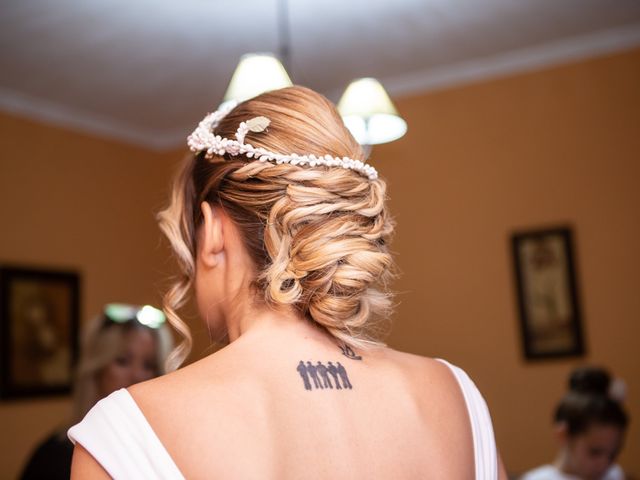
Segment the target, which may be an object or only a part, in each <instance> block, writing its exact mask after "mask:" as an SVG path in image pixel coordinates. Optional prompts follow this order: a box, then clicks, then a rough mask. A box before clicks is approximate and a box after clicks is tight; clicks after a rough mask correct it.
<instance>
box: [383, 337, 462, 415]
mask: <svg viewBox="0 0 640 480" xmlns="http://www.w3.org/2000/svg"><path fill="white" fill-rule="evenodd" d="M382 355H383V358H384V359H385V360H388V361H389V363H391V364H392V365H394V366H395V367H396V368H398V369H399V370H401V371H402V372H404V375H405V376H406V377H407V378H408V379H409V380H410V381H411V383H413V384H414V385H415V386H416V388H419V389H424V390H425V391H426V392H429V393H430V395H435V396H443V397H445V398H447V399H451V397H459V398H460V399H461V400H463V406H464V397H463V395H462V392H461V390H460V387H459V385H458V381H457V380H456V378H455V376H454V374H453V372H452V371H451V369H450V368H449V366H447V365H446V364H445V363H444V362H442V361H440V360H436V359H434V358H429V357H423V356H420V355H415V354H411V353H406V352H400V351H398V350H393V349H390V348H385V349H384V350H383V353H382Z"/></svg>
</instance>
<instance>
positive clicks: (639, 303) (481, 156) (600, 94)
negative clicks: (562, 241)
mask: <svg viewBox="0 0 640 480" xmlns="http://www.w3.org/2000/svg"><path fill="white" fill-rule="evenodd" d="M639 85H640V50H635V51H633V52H628V53H626V54H619V55H614V56H610V57H607V58H601V59H596V60H591V61H587V62H582V63H579V64H576V65H568V66H562V67H558V68H554V69H551V70H547V71H543V72H539V73H530V74H523V75H518V76H513V77H510V78H504V79H498V80H494V81H488V82H485V83H482V84H476V85H472V86H467V87H462V88H455V89H451V90H447V91H440V92H436V93H430V94H427V95H421V96H415V97H410V98H403V99H400V100H398V102H397V106H398V108H399V110H400V111H401V113H402V114H403V115H404V116H405V118H406V120H407V122H408V124H409V132H408V134H407V136H406V137H405V138H404V139H402V140H401V141H398V142H395V143H391V144H388V145H384V146H379V147H377V148H375V149H374V152H373V156H372V162H375V164H376V166H377V167H379V169H380V170H381V172H382V175H383V176H385V177H386V178H387V179H388V180H389V183H390V196H391V199H392V208H393V211H394V212H395V215H396V217H397V221H398V225H399V226H398V233H397V238H396V241H395V243H394V248H395V250H396V251H397V252H398V263H399V266H400V269H401V271H402V274H403V275H402V277H401V278H400V280H399V281H398V282H397V284H396V286H395V288H396V290H397V291H399V292H400V295H399V300H400V306H399V308H398V311H397V316H396V321H395V326H394V332H393V335H392V336H391V338H390V344H391V345H393V346H396V347H398V348H403V349H408V350H410V351H412V352H416V353H420V354H424V355H431V356H442V357H445V358H447V359H449V360H451V361H452V362H455V363H457V364H459V365H461V366H462V367H463V368H465V369H466V370H467V371H468V372H469V373H470V374H471V375H472V377H473V378H474V379H475V380H476V382H477V384H478V385H479V387H480V388H481V389H482V391H483V392H484V394H485V395H486V397H487V400H488V402H489V405H490V407H491V410H492V413H493V417H494V421H495V429H496V433H497V438H498V442H499V445H500V448H501V450H502V454H503V456H504V459H505V462H506V463H507V465H508V467H509V469H510V470H511V471H515V472H519V471H522V470H524V469H527V468H530V467H532V466H534V465H536V464H540V463H542V462H545V461H550V460H551V459H552V457H553V454H554V447H553V443H552V439H551V429H550V415H551V411H552V409H553V408H554V406H555V402H556V401H557V400H558V399H559V397H560V396H561V394H562V393H563V388H564V385H565V381H566V376H567V374H568V372H569V371H570V369H571V368H572V367H573V366H575V365H576V364H578V363H579V362H580V360H556V361H544V362H538V363H527V362H525V361H524V360H523V356H522V353H521V348H520V336H519V335H520V333H519V328H518V323H517V322H518V320H517V315H516V304H515V295H514V286H513V276H512V263H511V257H510V250H509V245H508V240H509V235H510V233H511V232H512V231H513V230H516V229H527V228H537V227H544V226H549V225H558V224H571V225H573V226H574V228H575V234H576V243H577V248H576V252H575V253H576V256H577V267H578V277H579V278H578V280H579V283H580V293H581V297H582V307H583V313H584V326H585V329H586V342H587V345H586V346H587V348H588V351H589V353H588V355H587V356H586V358H585V360H586V361H589V362H594V363H602V364H605V365H607V366H609V367H610V368H611V369H613V371H614V372H615V373H617V374H618V375H620V376H622V377H623V378H624V379H625V380H626V381H627V383H628V387H629V403H628V404H629V406H630V407H631V408H630V410H631V415H632V418H633V419H634V420H633V422H632V426H631V430H630V432H629V435H628V443H627V447H626V450H625V453H624V454H623V455H622V458H621V462H622V464H623V465H624V466H626V467H627V468H628V469H629V470H631V471H633V472H635V473H636V475H638V474H639V473H640V457H638V456H637V452H640V360H639V358H638V341H639V339H640V322H639V317H640V294H639V293H638V292H639V290H640V282H639V280H638V271H639V270H640V249H639V248H638V245H640V213H639V208H640V158H639V155H640V89H639V88H638V86H639ZM633 452H636V455H633Z"/></svg>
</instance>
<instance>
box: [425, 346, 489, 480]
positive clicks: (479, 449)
mask: <svg viewBox="0 0 640 480" xmlns="http://www.w3.org/2000/svg"><path fill="white" fill-rule="evenodd" d="M437 360H438V361H440V362H442V363H443V364H445V365H446V366H447V367H449V369H450V370H451V372H452V373H453V375H454V376H455V377H456V380H457V381H458V385H460V389H461V390H462V393H463V395H464V401H465V403H466V404H467V410H468V411H469V418H470V419H471V432H472V435H473V451H474V459H475V467H476V468H475V470H476V476H475V478H476V480H497V478H498V452H497V449H496V441H495V438H494V435H493V425H492V423H491V416H490V415H489V409H488V408H487V403H486V402H485V401H484V398H482V395H481V394H480V391H479V390H478V388H477V387H476V385H475V384H474V383H473V381H472V380H471V378H469V375H467V374H466V372H465V371H464V370H462V369H461V368H458V367H456V366H455V365H451V364H450V363H449V362H447V361H446V360H442V359H440V358H438V359H437Z"/></svg>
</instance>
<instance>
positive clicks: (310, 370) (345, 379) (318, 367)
mask: <svg viewBox="0 0 640 480" xmlns="http://www.w3.org/2000/svg"><path fill="white" fill-rule="evenodd" d="M296 370H297V371H298V373H299V374H300V377H302V383H303V384H304V389H305V390H313V389H314V388H315V389H316V390H324V389H334V388H335V389H336V390H351V389H352V388H353V385H351V382H350V381H349V375H347V370H346V369H345V368H344V366H342V364H341V363H340V362H336V365H334V364H333V362H328V364H327V365H324V364H323V363H322V362H317V363H316V364H315V365H314V364H313V363H311V362H309V361H308V362H307V363H305V362H303V361H302V360H300V363H298V366H297V368H296ZM332 380H333V381H332Z"/></svg>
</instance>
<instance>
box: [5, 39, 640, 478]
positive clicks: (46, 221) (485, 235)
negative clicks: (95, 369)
mask: <svg viewBox="0 0 640 480" xmlns="http://www.w3.org/2000/svg"><path fill="white" fill-rule="evenodd" d="M639 84H640V50H638V51H635V52H629V53H627V54H621V55H615V56H611V57H607V58H601V59H596V60H592V61H588V62H582V63H580V64H576V65H569V66H564V67H559V68H555V69H552V70H547V71H544V72H540V73H532V74H526V75H518V76H514V77H511V78H506V79H499V80H494V81H488V82H484V83H482V84H478V85H474V86H468V87H462V88H455V89H451V90H447V91H440V92H435V93H429V94H425V95H419V96H414V97H410V98H409V97H408V98H403V99H400V100H398V107H399V109H400V111H401V112H402V114H403V115H404V116H405V117H406V118H407V121H408V122H409V126H410V130H409V133H408V135H407V136H406V137H405V138H404V139H402V140H401V141H398V142H395V143H392V144H389V145H385V146H379V147H376V148H375V150H374V153H373V157H372V162H374V163H375V164H376V166H377V167H379V169H380V171H381V173H382V174H383V176H385V177H386V178H388V180H389V183H390V193H391V197H392V209H393V211H394V213H395V215H396V217H397V220H398V222H399V227H398V235H397V238H396V242H395V244H394V249H395V250H396V251H397V252H398V263H399V266H400V268H401V270H402V273H403V275H402V277H401V278H400V280H399V281H398V282H397V284H396V286H395V288H396V290H397V291H399V292H401V293H400V295H399V300H400V306H399V308H398V312H397V316H396V321H395V327H394V333H393V335H392V336H391V338H390V344H391V345H392V346H394V347H397V348H400V349H404V350H409V351H413V352H416V353H421V354H425V355H431V356H440V357H445V358H447V359H449V360H451V361H453V362H455V363H457V364H459V365H460V366H462V367H464V368H465V369H466V370H468V372H469V373H470V374H471V375H472V377H473V378H474V379H475V380H476V382H477V384H478V385H479V386H480V388H481V389H482V391H483V392H484V393H485V395H486V397H487V400H488V402H489V404H490V407H491V409H492V413H493V416H494V421H495V427H496V432H497V437H498V441H499V443H500V447H501V449H502V453H503V457H504V459H505V462H506V463H507V465H508V467H509V469H510V470H512V471H521V470H523V469H525V468H528V467H531V466H533V465H535V464H539V463H541V462H543V461H548V460H550V459H551V457H552V455H553V445H552V443H551V439H550V436H551V434H550V428H549V424H548V423H549V422H548V419H549V415H550V411H551V409H552V408H553V405H554V402H555V401H556V400H557V398H558V397H559V396H560V395H561V393H562V389H563V384H564V381H565V377H566V374H567V372H568V371H569V370H570V368H571V367H572V366H573V365H575V364H576V363H577V361H576V360H573V361H567V360H562V361H553V362H540V363H535V364H533V363H525V362H524V361H523V360H522V356H521V353H520V344H519V342H520V338H519V331H518V327H517V318H516V307H515V302H514V294H513V279H512V275H511V263H510V257H509V251H508V243H507V242H508V235H509V232H511V231H512V230H514V229H516V228H529V227H538V226H546V225H555V224H558V223H570V224H572V225H573V226H574V227H575V231H576V235H577V238H576V240H577V252H576V253H577V261H578V267H579V281H580V284H581V293H582V306H583V310H584V316H585V327H586V334H587V347H588V349H589V355H588V356H587V359H588V360H589V361H593V362H603V363H606V364H607V365H609V366H610V367H611V368H612V369H613V370H614V371H615V372H616V373H618V374H619V375H621V376H623V377H624V378H625V379H626V380H627V382H628V384H629V390H630V393H629V398H630V404H631V405H633V408H632V410H631V413H632V415H633V417H634V418H636V419H638V418H640V410H639V409H638V405H640V402H638V390H639V388H640V362H638V361H637V355H636V357H635V358H634V357H633V355H634V353H633V352H634V350H633V349H632V348H633V346H634V345H633V343H632V342H637V339H638V337H639V333H640V332H639V330H640V327H639V326H638V322H634V320H636V319H637V317H638V313H637V312H639V311H640V295H637V293H636V292H637V290H638V281H637V277H636V275H635V273H636V272H635V270H637V269H638V267H640V253H639V252H638V250H637V249H636V248H635V247H636V246H637V245H638V244H639V243H640V221H638V214H637V211H636V210H637V206H638V205H640V193H639V191H638V188H637V184H638V180H640V166H639V165H640V162H638V160H637V158H636V157H637V154H638V152H639V151H640V148H639V147H640V132H639V131H638V129H639V127H638V126H639V125H640V118H638V117H639V116H640V113H639V112H640V93H639V92H638V88H637V86H638V85H639ZM0 131H2V135H1V136H0V224H1V225H3V228H2V231H3V235H2V236H0V262H2V261H5V262H6V261H10V262H12V263H27V264H32V265H44V266H51V267H67V268H77V269H79V270H80V271H81V272H82V275H83V304H82V314H83V320H84V319H86V318H88V317H89V315H92V314H94V313H95V312H96V311H98V310H99V309H100V307H101V305H102V304H103V303H104V302H106V301H111V300H120V301H129V302H136V303H141V302H151V303H158V301H159V292H160V291H161V289H162V285H163V284H164V278H165V277H166V274H167V273H168V272H171V271H172V265H171V263H170V262H169V261H168V260H167V258H166V246H165V245H164V244H163V243H160V235H159V232H158V230H157V227H156V225H155V222H154V219H153V212H154V211H157V210H158V208H159V207H160V206H161V205H162V201H163V198H164V194H165V192H166V186H167V184H168V178H169V176H170V172H171V171H172V168H173V165H174V164H175V161H176V160H178V159H179V157H180V154H179V153H171V154H158V153H154V152H149V151H145V150H143V149H138V148H134V147H130V146H125V145H121V144H118V143H115V142H109V141H104V140H99V139H96V138H92V137H89V136H85V135H81V134H77V133H72V132H67V131H65V130H62V129H57V128H52V127H47V126H42V125H39V124H37V123H32V122H28V121H24V120H20V119H16V118H12V117H9V116H6V115H2V116H0ZM192 324H193V326H194V328H195V329H196V332H195V335H196V338H197V342H198V343H197V345H196V348H195V351H196V356H197V355H198V354H201V352H203V351H205V349H206V345H207V340H206V333H205V329H203V328H202V327H201V326H200V325H198V322H197V320H196V319H193V320H192ZM67 409H68V401H67V400H66V399H65V398H57V399H49V400H29V401H25V402H10V403H2V404H0V425H2V432H3V433H2V435H0V478H13V477H15V475H17V472H18V471H19V469H20V468H21V466H22V464H23V462H24V460H25V457H26V455H27V454H28V452H29V450H30V448H31V447H32V445H33V442H35V441H36V440H37V439H38V438H40V437H41V436H42V435H44V434H45V433H47V432H48V431H49V430H51V429H52V428H53V427H54V426H55V425H56V424H57V423H58V422H59V421H60V420H61V418H62V417H63V416H64V415H65V413H66V411H67ZM637 423H638V422H637V421H636V422H634V423H633V425H632V429H631V431H630V435H629V442H628V446H627V449H626V453H625V454H624V455H623V457H622V463H623V465H624V466H626V467H627V468H629V469H630V470H632V471H634V472H637V473H640V463H639V460H638V458H637V457H636V458H634V457H633V456H632V455H631V452H633V451H639V449H640V445H639V443H638V438H639V427H638V425H637Z"/></svg>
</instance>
